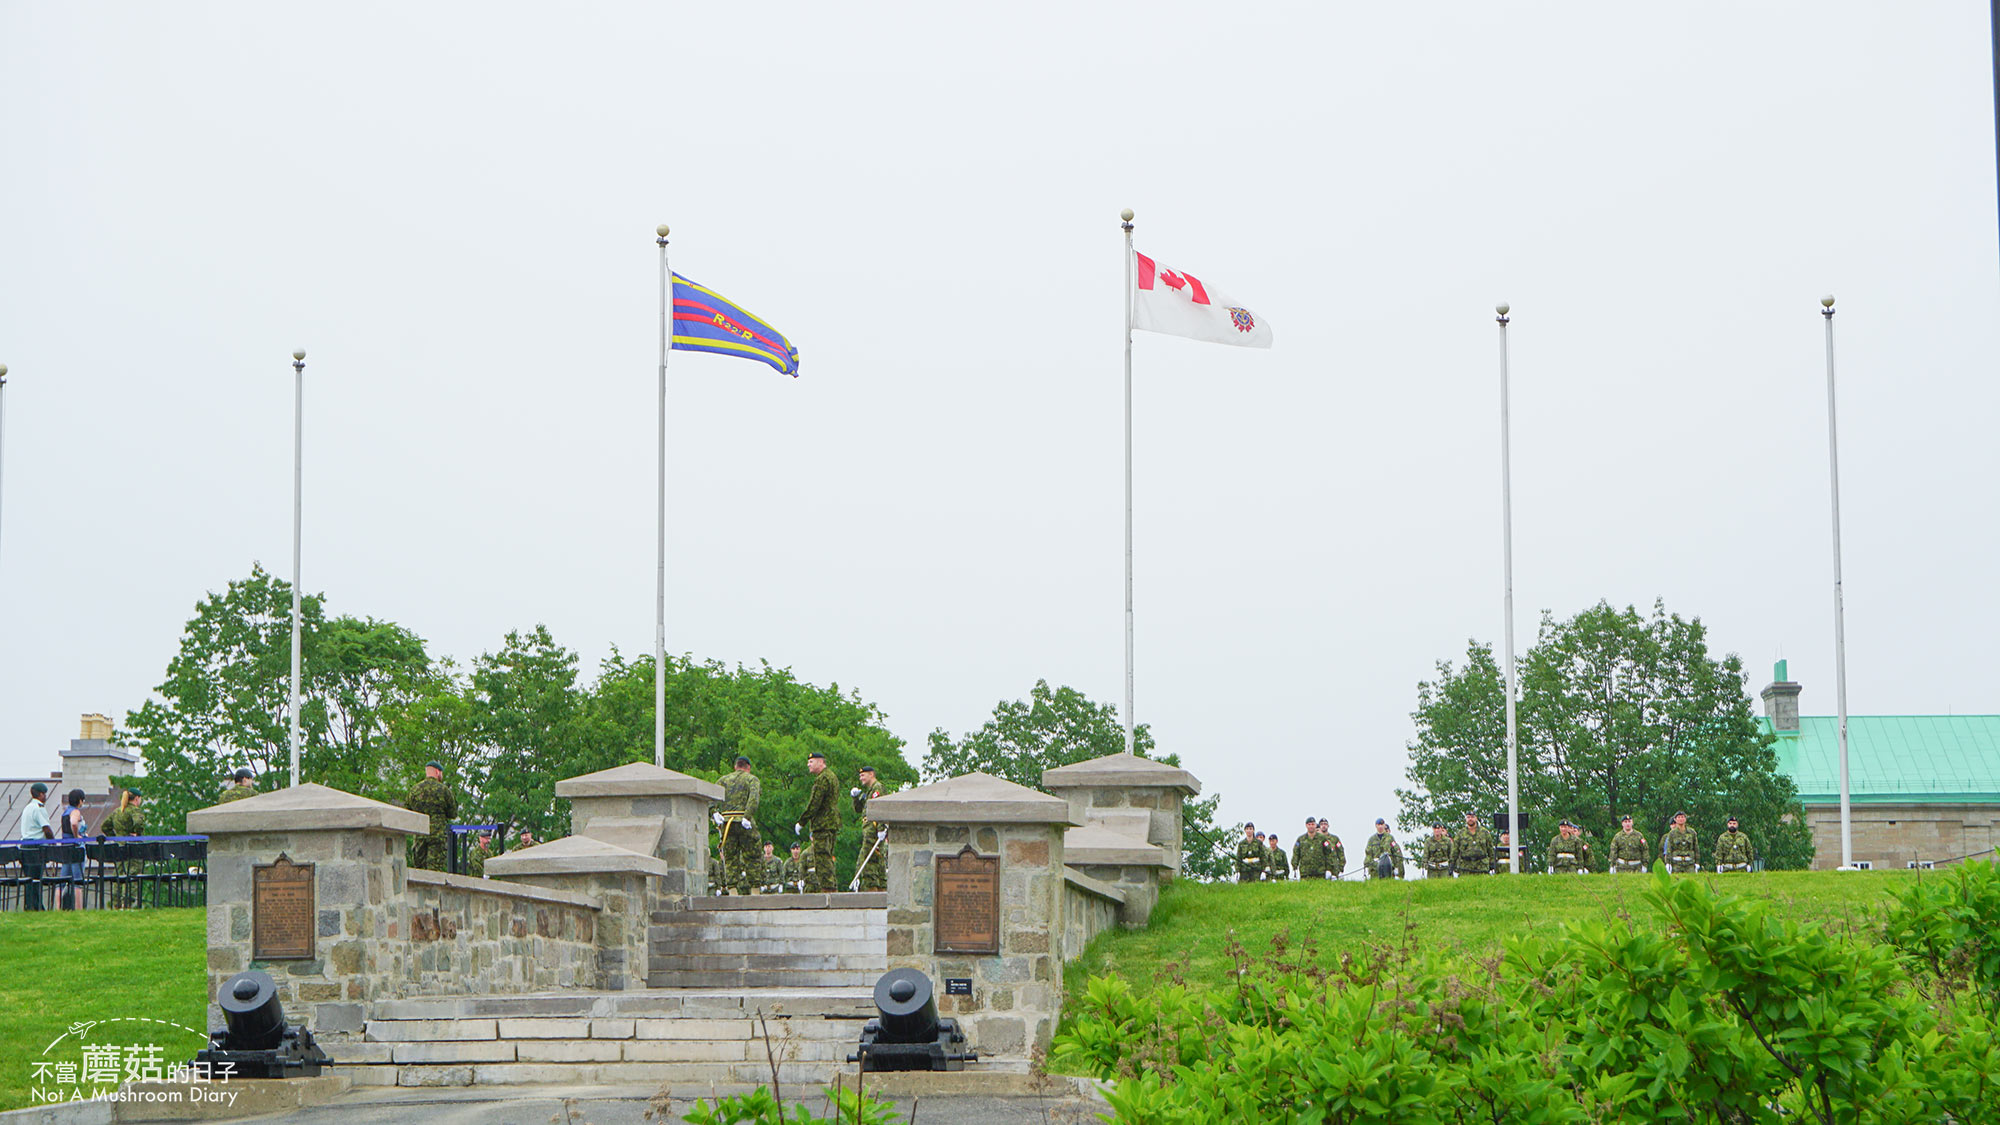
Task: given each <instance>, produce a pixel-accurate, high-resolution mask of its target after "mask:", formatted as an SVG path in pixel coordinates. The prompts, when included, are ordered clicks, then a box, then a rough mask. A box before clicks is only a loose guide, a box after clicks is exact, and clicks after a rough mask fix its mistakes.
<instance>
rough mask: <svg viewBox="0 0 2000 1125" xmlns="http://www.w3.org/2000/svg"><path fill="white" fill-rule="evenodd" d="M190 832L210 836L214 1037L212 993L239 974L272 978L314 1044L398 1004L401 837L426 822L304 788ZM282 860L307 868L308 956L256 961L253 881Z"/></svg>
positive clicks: (228, 810)
mask: <svg viewBox="0 0 2000 1125" xmlns="http://www.w3.org/2000/svg"><path fill="white" fill-rule="evenodd" d="M187 825H188V831H189V832H191V833H196V834H200V835H205V836H207V837H208V999H209V1008H208V1020H209V1026H210V1028H211V1029H214V1028H219V1027H221V1026H222V1023H221V1009H220V1008H218V1007H217V1006H216V1004H215V996H216V991H217V990H218V989H219V988H221V986H222V983H223V982H224V981H226V980H228V979H229V977H231V976H233V975H234V974H236V973H239V972H242V971H243V970H245V969H261V970H263V971H264V972H267V973H269V974H271V978H272V980H274V981H275V982H277V985H278V998H279V1000H280V1001H281V1002H282V1003H283V1004H284V1005H285V1011H286V1013H287V1014H288V1015H289V1016H290V1017H291V1018H293V1019H295V1020H301V1019H302V1020H303V1021H304V1022H305V1023H306V1025H307V1026H308V1027H310V1028H311V1029H312V1030H313V1031H314V1032H315V1033H316V1034H320V1033H333V1032H346V1031H360V1030H361V1029H362V1026H363V1022H364V1021H365V1020H366V1019H367V1015H368V1006H369V1005H370V1004H371V1003H373V1002H374V1001H377V1000H384V999H392V998H394V997H396V996H397V995H398V994H399V990H400V989H401V987H402V982H403V980H404V978H405V977H406V976H407V973H408V968H407V966H406V964H405V963H404V962H405V958H406V957H407V956H408V949H409V944H408V938H409V917H408V911H409V907H408V899H407V898H406V896H405V890H406V876H405V870H404V838H405V837H409V836H420V835H423V834H424V833H426V832H428V831H430V819H429V818H428V817H426V816H424V815H423V814H421V813H415V812H411V811H410V810H408V809H404V808H398V807H396V806H395V805H386V804H383V803H382V802H380V801H371V800H369V799H368V798H366V797H357V796H355V795H354V794H352V793H343V792H341V791H340V790H338V789H329V788H327V787H326V786H324V785H310V784H308V785H300V786H297V787H294V788H290V789H278V790H274V791H272V792H269V793H260V794H258V795H257V796H255V797H249V798H246V799H244V800H241V801H233V802H231V803H229V804H226V805H215V806H213V807H210V808H206V809H197V810H196V811H194V812H191V813H189V814H188V818H187ZM280 855H282V856H284V857H285V859H286V860H288V861H289V862H291V863H294V864H301V865H303V864H312V865H313V866H312V876H311V881H310V885H311V887H312V914H311V916H310V918H309V925H308V926H307V927H305V929H306V932H305V933H303V934H294V935H293V936H294V937H296V938H301V939H303V940H304V946H303V950H304V952H306V953H308V954H310V955H309V956H306V957H299V958H288V959H284V960H259V959H257V957H256V955H255V953H256V951H255V949H254V935H255V932H256V926H257V918H256V911H255V910H254V909H253V907H252V889H251V888H252V880H253V875H254V871H255V869H256V868H257V867H260V866H267V865H272V864H275V863H277V861H278V857H279V856H280ZM294 901H296V900H294ZM267 909H268V910H270V911H271V916H270V917H267V918H266V919H265V922H266V924H267V928H268V927H271V926H272V924H274V923H277V922H280V921H282V920H283V919H282V918H281V917H280V916H279V913H278V911H277V909H276V907H275V900H273V904H272V905H268V906H267Z"/></svg>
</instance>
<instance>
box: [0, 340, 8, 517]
mask: <svg viewBox="0 0 2000 1125" xmlns="http://www.w3.org/2000/svg"><path fill="white" fill-rule="evenodd" d="M6 443H7V365H6V364H4V363H0V450H4V449H5V448H6ZM6 467H7V459H6V457H5V456H0V470H4V469H5V468H6ZM5 495H6V494H5V492H4V490H0V499H4V498H5Z"/></svg>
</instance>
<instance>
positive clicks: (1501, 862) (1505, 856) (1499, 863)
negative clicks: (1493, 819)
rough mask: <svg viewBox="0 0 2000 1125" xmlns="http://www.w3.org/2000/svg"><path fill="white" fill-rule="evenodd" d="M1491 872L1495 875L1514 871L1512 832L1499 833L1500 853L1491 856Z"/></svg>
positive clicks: (1509, 873) (1510, 873) (1508, 873)
mask: <svg viewBox="0 0 2000 1125" xmlns="http://www.w3.org/2000/svg"><path fill="white" fill-rule="evenodd" d="M1493 873H1494V874H1495V875H1512V874H1513V873H1514V834H1513V833H1512V832H1502V833H1500V853H1499V854H1498V855H1496V856H1494V857H1493Z"/></svg>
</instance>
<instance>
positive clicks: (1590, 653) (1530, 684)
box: [1396, 602, 1813, 868]
mask: <svg viewBox="0 0 2000 1125" xmlns="http://www.w3.org/2000/svg"><path fill="white" fill-rule="evenodd" d="M1437 670H1438V675H1437V679H1436V681H1435V682H1426V683H1421V684H1419V685H1418V686H1417V709H1416V711H1414V712H1413V713H1412V714H1411V718H1412V719H1413V720H1414V721H1415V723H1416V728H1417V734H1416V738H1415V740H1414V741H1412V742H1411V743H1410V747H1409V750H1410V766H1409V770H1408V773H1407V776H1408V777H1409V780H1410V781H1411V782H1412V788H1409V789H1398V790H1397V791H1396V792H1397V796H1398V797H1400V798H1401V800H1402V812H1401V814H1400V815H1399V817H1398V823H1399V825H1400V826H1401V827H1402V828H1403V829H1404V830H1406V831H1409V830H1414V829H1418V828H1421V827H1423V826H1425V825H1429V824H1431V823H1432V822H1433V821H1434V820H1439V819H1442V820H1443V821H1444V822H1445V823H1447V824H1449V823H1452V822H1454V821H1455V820H1457V819H1458V818H1460V817H1462V816H1463V815H1464V814H1465V813H1467V812H1478V813H1481V814H1489V813H1491V812H1492V811H1493V810H1495V809H1499V808H1504V807H1505V806H1506V798H1507V775H1506V769H1507V754H1506V716H1505V708H1506V690H1505V687H1504V681H1503V677H1502V675H1501V671H1500V668H1499V664H1498V662H1497V661H1496V659H1495V657H1494V654H1493V650H1492V648H1491V646H1489V645H1485V644H1481V643H1479V642H1477V641H1474V642H1472V643H1471V644H1470V645H1469V646H1468V647H1467V650H1466V657H1465V663H1464V665H1463V666H1462V667H1459V668H1454V667H1453V666H1452V664H1451V662H1449V661H1440V662H1439V663H1438V666H1437ZM1520 671H1521V682H1520V690H1521V697H1520V700H1519V704H1518V707H1517V726H1518V745H1519V750H1518V764H1519V775H1518V776H1519V786H1520V796H1521V808H1522V811H1523V815H1524V817H1525V818H1527V819H1528V822H1529V824H1530V835H1531V837H1533V838H1531V839H1527V840H1522V841H1520V842H1521V843H1525V844H1528V845H1530V846H1531V847H1533V846H1536V845H1537V844H1538V843H1539V842H1540V841H1541V840H1544V839H1546V837H1547V836H1548V835H1550V834H1552V832H1553V827H1552V826H1553V825H1554V824H1555V823H1556V822H1557V821H1559V820H1562V819H1564V818H1567V819H1569V820H1572V821H1575V822H1576V823H1578V824H1580V825H1583V826H1585V828H1586V829H1588V830H1592V831H1594V832H1595V833H1596V834H1597V835H1598V836H1599V837H1600V838H1601V839H1602V838H1608V837H1609V836H1610V834H1611V833H1613V832H1615V831H1617V829H1618V818H1619V816H1621V815H1624V814H1628V813H1629V814H1630V815H1631V816H1632V817H1633V822H1634V827H1637V828H1639V830H1640V831H1642V832H1644V833H1645V834H1646V837H1647V839H1648V841H1649V842H1650V843H1651V844H1653V845H1654V846H1656V847H1657V845H1658V843H1659V840H1660V834H1661V833H1662V832H1663V831H1664V830H1665V827H1666V825H1667V822H1668V820H1669V819H1670V818H1671V817H1672V815H1673V814H1674V813H1675V812H1678V811H1685V812H1686V813H1687V814H1688V822H1689V823H1690V824H1692V825H1694V826H1696V828H1697V829H1698V830H1699V831H1700V832H1702V833H1703V835H1704V836H1705V837H1707V840H1706V841H1705V842H1704V848H1706V847H1707V843H1708V841H1712V840H1713V837H1714V835H1715V834H1717V833H1720V832H1721V830H1722V826H1723V822H1724V820H1725V819H1726V818H1727V817H1729V816H1730V815H1731V814H1734V815H1737V816H1740V817H1741V818H1742V821H1743V830H1744V831H1745V832H1746V833H1748V834H1749V835H1750V837H1751V839H1752V840H1753V841H1754V842H1755V844H1756V846H1757V852H1758V855H1760V856H1762V857H1763V858H1764V860H1765V863H1766V865H1767V866H1769V867H1773V868H1799V867H1804V866H1806V865H1807V864H1809V863H1810V862H1811V860H1812V854H1813V851H1812V837H1811V833H1810V831H1809V830H1808V828H1807V827H1806V823H1805V814H1804V810H1803V809H1802V808H1801V807H1800V805H1799V802H1798V794H1797V791H1796V790H1795V789H1794V787H1793V785H1792V782H1791V779H1790V778H1788V777H1786V776H1784V775H1783V774H1781V773H1779V772H1778V767H1777V758H1776V755H1774V754H1773V753H1772V751H1771V746H1772V744H1773V742H1775V739H1774V738H1773V736H1771V735H1769V734H1766V733H1764V731H1763V730H1762V729H1761V728H1760V727H1759V725H1758V723H1757V720H1756V717H1755V714H1754V712H1753V711H1752V708H1751V703H1750V696H1749V694H1748V691H1747V682H1746V680H1745V677H1744V674H1743V666H1742V662H1741V661H1740V660H1739V659H1738V658H1737V657H1736V656H1735V655H1733V654H1732V655H1729V656H1726V657H1724V658H1723V659H1722V660H1720V661H1717V660H1714V659H1711V658H1710V656H1709V654H1708V644H1707V630H1706V629H1705V628H1704V627H1703V626H1702V623H1701V620H1700V619H1699V618H1682V617H1681V616H1680V615H1678V614H1669V613H1667V611H1666V609H1665V607H1664V606H1663V605H1661V604H1658V603H1655V605H1654V608H1653V612H1652V614H1651V616H1641V615H1640V614H1639V613H1638V612H1637V611H1636V610H1634V609H1632V608H1630V607H1627V608H1625V609H1622V610H1620V609H1613V608H1612V607H1611V606H1610V605H1608V604H1605V603H1602V602H1600V603H1599V604H1597V605H1596V606H1593V607H1591V608H1590V609H1587V610H1585V611H1583V612H1582V613H1579V614H1577V615H1576V616H1575V617H1572V618H1570V619H1568V620H1566V621H1560V622H1559V621H1556V620H1555V618H1554V617H1553V615H1550V614H1546V613H1545V614H1544V615H1543V617H1542V624H1541V630H1540V636H1539V638H1538V639H1537V641H1536V643H1535V645H1534V647H1533V648H1531V649H1529V651H1528V653H1527V655H1526V657H1525V658H1524V659H1523V660H1522V663H1521V666H1520ZM1598 850H1599V852H1600V855H1601V854H1602V852H1603V849H1602V848H1599V849H1598Z"/></svg>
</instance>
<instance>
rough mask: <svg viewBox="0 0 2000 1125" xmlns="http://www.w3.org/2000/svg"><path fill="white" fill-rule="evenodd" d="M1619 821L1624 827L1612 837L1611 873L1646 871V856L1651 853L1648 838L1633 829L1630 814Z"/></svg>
mask: <svg viewBox="0 0 2000 1125" xmlns="http://www.w3.org/2000/svg"><path fill="white" fill-rule="evenodd" d="M1618 823H1619V824H1620V825H1622V826H1623V827H1621V828H1619V830H1618V834H1617V835H1616V836H1613V837H1611V873H1612V874H1613V875H1616V874H1618V873H1620V872H1625V873H1628V874H1629V873H1631V872H1634V871H1644V870H1645V869H1646V857H1647V855H1648V854H1649V852H1648V849H1647V847H1646V838H1645V837H1644V836H1641V835H1639V834H1638V833H1637V832H1634V831H1633V830H1632V817H1631V815H1630V814H1627V815H1625V816H1623V817H1621V818H1619V821H1618Z"/></svg>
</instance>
